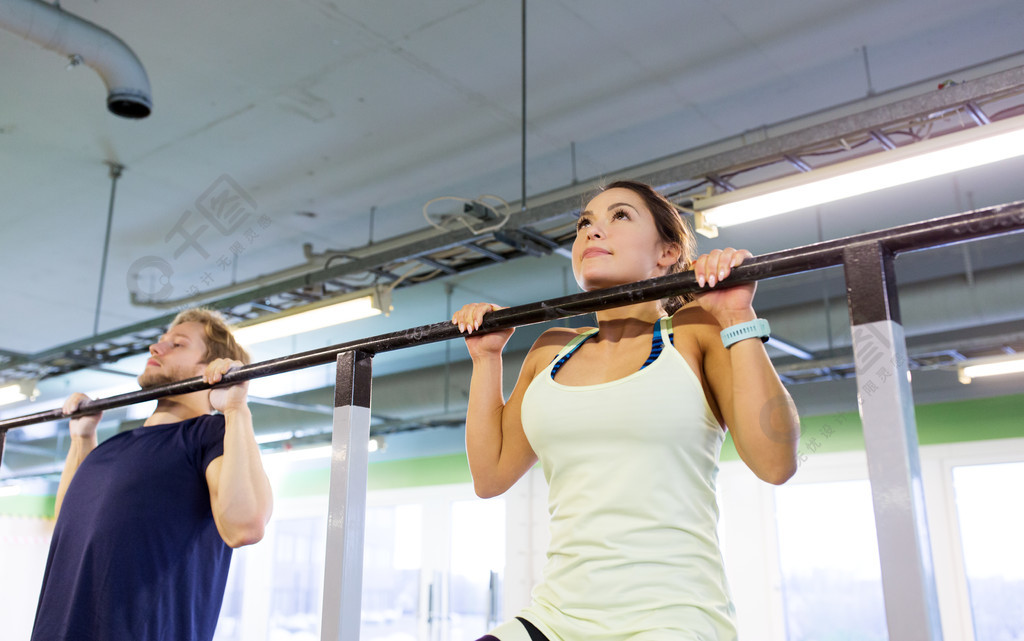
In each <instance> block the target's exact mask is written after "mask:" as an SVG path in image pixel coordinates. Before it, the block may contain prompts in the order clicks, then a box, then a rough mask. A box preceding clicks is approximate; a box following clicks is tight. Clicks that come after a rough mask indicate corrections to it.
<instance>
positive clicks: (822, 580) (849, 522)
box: [775, 480, 888, 641]
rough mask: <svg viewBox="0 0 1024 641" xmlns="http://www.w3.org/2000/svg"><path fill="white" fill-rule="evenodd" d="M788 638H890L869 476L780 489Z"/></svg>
mask: <svg viewBox="0 0 1024 641" xmlns="http://www.w3.org/2000/svg"><path fill="white" fill-rule="evenodd" d="M775 506H776V524H777V528H778V540H779V565H780V570H781V578H782V593H783V601H784V603H785V617H786V638H787V639H788V641H818V640H820V639H829V641H885V640H886V639H888V632H887V630H886V621H885V604H884V600H883V597H882V573H881V566H880V564H879V560H878V541H877V538H876V534H875V519H874V512H873V509H872V504H871V488H870V485H869V484H868V482H867V481H866V480H857V481H840V482H829V483H803V484H794V485H791V486H781V487H779V488H777V489H776V494H775Z"/></svg>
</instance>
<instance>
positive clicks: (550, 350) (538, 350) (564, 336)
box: [527, 327, 594, 360]
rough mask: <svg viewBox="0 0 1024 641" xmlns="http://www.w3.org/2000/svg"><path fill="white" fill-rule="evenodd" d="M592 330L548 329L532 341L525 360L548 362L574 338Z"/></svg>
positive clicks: (574, 328)
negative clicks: (538, 359)
mask: <svg viewBox="0 0 1024 641" xmlns="http://www.w3.org/2000/svg"><path fill="white" fill-rule="evenodd" d="M593 329H594V328H593V327H550V328H548V329H546V330H544V333H542V334H541V335H540V336H539V337H537V340H536V341H534V343H533V347H531V348H530V352H529V354H527V358H531V357H533V358H540V359H541V360H550V359H551V358H552V357H554V355H555V354H557V353H558V352H559V351H561V349H562V348H563V347H565V346H566V345H568V344H569V343H570V341H572V340H573V339H574V338H576V337H577V336H579V335H581V334H585V333H587V332H589V331H593Z"/></svg>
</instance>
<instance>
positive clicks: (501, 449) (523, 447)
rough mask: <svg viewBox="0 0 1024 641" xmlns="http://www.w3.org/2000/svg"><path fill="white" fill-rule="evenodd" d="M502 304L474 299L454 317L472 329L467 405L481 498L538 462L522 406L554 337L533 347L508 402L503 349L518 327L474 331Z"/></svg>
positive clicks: (504, 487) (468, 435)
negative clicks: (539, 347) (470, 370)
mask: <svg viewBox="0 0 1024 641" xmlns="http://www.w3.org/2000/svg"><path fill="white" fill-rule="evenodd" d="M496 309H500V307H498V306H497V305H492V304H490V303H474V304H470V305H466V306H465V307H463V308H462V309H460V310H459V311H457V312H456V313H455V314H454V315H453V316H452V323H454V324H456V325H458V326H459V329H460V330H461V331H463V332H466V333H467V336H466V347H467V348H468V349H469V354H470V357H471V358H472V359H473V374H472V377H471V379H470V383H469V407H468V409H467V411H466V455H467V457H468V458H469V471H470V473H471V474H472V476H473V488H474V490H475V491H476V493H477V496H480V497H481V498H490V497H492V496H498V495H499V494H503V493H504V492H505V491H506V490H508V489H509V488H510V487H512V485H514V484H515V482H516V481H518V480H519V479H520V478H521V477H522V476H523V474H525V473H526V471H527V470H529V469H530V468H531V467H532V466H533V464H534V463H536V462H537V455H536V454H535V453H534V452H533V448H531V447H530V443H529V441H527V439H526V434H525V433H524V431H523V423H522V417H521V408H522V402H523V395H524V394H525V393H526V388H527V387H528V386H529V384H530V381H532V380H533V378H534V376H535V375H536V373H537V371H538V367H537V366H538V364H539V363H541V362H542V361H541V357H540V356H539V355H538V349H537V348H538V346H539V345H543V344H547V343H550V342H551V339H550V337H545V336H546V335H547V334H548V332H545V335H542V336H541V338H539V339H538V340H537V343H535V344H534V346H533V348H531V349H530V352H529V353H528V354H527V356H526V359H525V360H524V361H523V366H522V368H521V370H520V372H519V378H518V380H517V381H516V386H515V389H513V391H512V394H511V396H509V399H508V401H507V402H506V401H505V398H504V393H503V391H502V390H503V387H502V366H503V362H502V356H501V352H502V350H503V349H504V348H505V344H506V343H507V342H508V339H509V338H510V337H511V336H512V333H513V332H514V331H515V330H512V329H509V330H501V331H496V332H489V333H487V334H480V335H473V334H472V333H473V332H474V331H475V330H476V329H478V328H479V327H480V323H482V322H483V317H484V314H486V313H487V312H490V311H493V310H496ZM541 351H545V350H541Z"/></svg>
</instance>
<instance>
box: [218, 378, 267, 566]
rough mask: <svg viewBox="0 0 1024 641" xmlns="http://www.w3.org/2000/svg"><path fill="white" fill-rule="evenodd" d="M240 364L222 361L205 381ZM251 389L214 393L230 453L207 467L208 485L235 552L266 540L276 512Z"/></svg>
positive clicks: (226, 538) (242, 387) (244, 386)
mask: <svg viewBox="0 0 1024 641" xmlns="http://www.w3.org/2000/svg"><path fill="white" fill-rule="evenodd" d="M236 366H241V363H239V362H237V361H230V360H227V359H218V360H216V361H214V362H212V363H210V365H209V366H208V367H207V369H206V372H205V373H204V375H203V378H204V380H205V381H206V382H208V383H216V382H218V381H219V380H220V379H221V377H222V376H223V375H224V374H225V373H226V372H227V371H228V370H229V369H230V368H232V367H236ZM247 390H248V383H246V382H243V383H239V384H237V385H232V386H230V387H224V388H219V389H214V390H211V392H210V404H211V405H212V406H213V408H214V409H216V410H219V411H221V412H222V413H223V414H224V454H223V455H221V456H218V457H217V458H215V459H214V460H213V461H211V462H210V464H209V465H208V466H207V468H206V482H207V484H208V485H209V486H210V506H211V507H212V509H213V519H214V522H215V523H216V524H217V531H218V532H220V536H221V538H222V539H224V542H225V543H227V544H228V545H229V546H231V547H233V548H236V547H241V546H243V545H251V544H253V543H256V542H258V541H259V540H260V539H262V538H263V531H264V528H265V527H266V524H267V521H269V520H270V514H271V512H272V511H273V508H274V498H273V492H272V491H271V488H270V479H268V478H267V474H266V472H265V471H264V470H263V461H262V459H261V458H260V450H259V446H258V445H257V444H256V436H255V433H254V431H253V425H252V414H251V413H250V411H249V406H248V405H247V404H246V394H247Z"/></svg>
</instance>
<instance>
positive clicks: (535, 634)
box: [476, 617, 549, 641]
mask: <svg viewBox="0 0 1024 641" xmlns="http://www.w3.org/2000/svg"><path fill="white" fill-rule="evenodd" d="M516 619H517V620H518V621H519V622H520V623H522V624H523V627H524V628H526V631H527V632H528V633H529V634H530V641H549V639H548V638H547V637H546V636H544V633H543V632H541V631H540V630H538V629H537V628H536V627H535V626H534V625H533V624H532V623H530V622H529V621H527V620H526V619H524V618H523V617H516ZM476 641H501V640H500V639H499V638H498V637H495V636H492V635H490V634H485V635H484V636H482V637H480V638H479V639H477V640H476Z"/></svg>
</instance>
